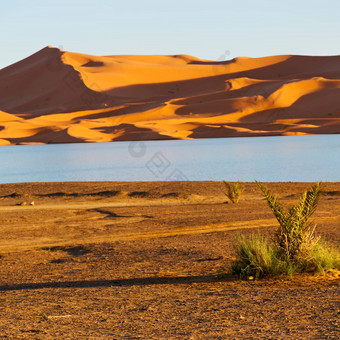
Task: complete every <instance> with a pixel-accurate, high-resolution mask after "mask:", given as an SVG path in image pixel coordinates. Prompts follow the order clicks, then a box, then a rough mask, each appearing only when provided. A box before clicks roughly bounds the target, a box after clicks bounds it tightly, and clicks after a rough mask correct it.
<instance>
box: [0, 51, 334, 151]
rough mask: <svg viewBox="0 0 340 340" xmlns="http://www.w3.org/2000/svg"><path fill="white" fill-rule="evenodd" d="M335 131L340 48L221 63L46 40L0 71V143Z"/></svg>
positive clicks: (239, 59)
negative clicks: (87, 49) (68, 48)
mask: <svg viewBox="0 0 340 340" xmlns="http://www.w3.org/2000/svg"><path fill="white" fill-rule="evenodd" d="M327 133H340V56H332V57H312V56H293V55H284V56H273V57H264V58H245V57H241V58H235V59H232V60H229V61H224V62H214V61H209V60H200V59H198V58H195V57H192V56H188V55H173V56H123V55H121V56H105V57H98V56H92V55H86V54H80V53H71V52H65V51H62V50H59V49H57V48H53V47H46V48H44V49H42V50H41V51H39V52H37V53H35V54H33V55H32V56H30V57H28V58H26V59H24V60H22V61H20V62H18V63H15V64H13V65H11V66H8V67H6V68H4V69H2V70H0V145H8V144H32V143H78V142H111V141H118V140H143V139H144V140H153V139H174V138H176V139H191V138H209V137H235V136H266V135H292V134H327Z"/></svg>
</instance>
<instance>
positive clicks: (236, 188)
mask: <svg viewBox="0 0 340 340" xmlns="http://www.w3.org/2000/svg"><path fill="white" fill-rule="evenodd" d="M223 183H224V185H225V186H226V188H227V193H226V194H225V195H226V196H227V197H228V198H229V199H230V201H231V202H232V203H237V202H238V201H239V200H240V197H241V195H242V192H243V188H241V184H240V182H236V183H235V184H233V185H231V184H229V183H228V182H226V181H223Z"/></svg>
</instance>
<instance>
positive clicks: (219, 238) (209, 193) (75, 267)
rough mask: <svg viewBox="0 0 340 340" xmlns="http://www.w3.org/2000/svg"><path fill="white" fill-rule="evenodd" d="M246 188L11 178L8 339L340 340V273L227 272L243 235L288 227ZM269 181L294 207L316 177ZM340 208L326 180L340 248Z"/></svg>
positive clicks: (330, 227)
mask: <svg viewBox="0 0 340 340" xmlns="http://www.w3.org/2000/svg"><path fill="white" fill-rule="evenodd" d="M243 185H244V187H245V192H244V194H243V196H242V199H241V200H240V202H239V203H238V204H231V203H228V204H226V200H227V199H226V197H225V196H224V187H223V184H221V183H219V182H153V183H115V182H101V183H99V182H96V183H26V184H6V185H1V188H0V253H1V256H2V257H1V259H0V272H1V275H0V280H1V282H0V290H1V295H0V306H1V308H0V338H4V339H6V338H8V339H81V338H84V339H338V338H339V323H340V321H339V316H340V298H339V296H340V294H339V291H340V280H339V275H338V273H337V272H331V273H328V274H327V275H326V276H321V277H320V276H319V277H313V276H299V277H295V278H293V279H291V280H289V279H285V278H275V279H274V278H267V279H264V280H260V281H256V282H253V281H238V280H236V279H234V278H232V277H227V278H225V279H219V278H217V275H218V274H221V273H224V272H226V271H227V268H228V267H229V266H230V264H231V262H232V260H233V256H234V255H235V253H234V249H233V246H234V244H235V237H236V235H237V233H239V232H242V233H250V232H254V231H256V232H257V231H260V232H261V233H264V234H267V235H271V234H272V233H273V232H274V231H275V229H276V228H277V223H276V221H275V219H274V218H273V216H272V213H271V211H270V210H269V208H268V207H267V205H266V202H265V201H264V200H263V197H262V196H261V193H260V191H259V189H258V188H257V186H256V185H255V184H254V183H245V184H243ZM268 186H269V187H270V188H271V189H272V190H273V191H274V192H275V193H278V196H279V197H280V199H282V200H283V201H285V202H286V203H287V204H289V203H293V202H295V201H296V200H297V199H298V197H299V195H300V194H301V192H303V191H304V190H305V189H306V188H308V187H309V184H308V183H268ZM31 201H34V202H35V205H34V206H30V205H21V206H20V205H16V204H19V203H21V202H27V203H30V202H31ZM339 207H340V183H324V184H323V195H322V197H321V200H320V204H319V207H318V210H317V212H316V213H315V215H314V217H313V218H314V221H315V222H316V223H317V224H318V229H317V230H318V232H319V233H320V234H321V235H322V236H324V237H325V238H326V239H327V240H328V241H330V242H331V243H333V244H335V245H340V235H339V225H340V224H339V222H340V209H339Z"/></svg>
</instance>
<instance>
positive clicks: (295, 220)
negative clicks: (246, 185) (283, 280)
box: [232, 182, 340, 278]
mask: <svg viewBox="0 0 340 340" xmlns="http://www.w3.org/2000/svg"><path fill="white" fill-rule="evenodd" d="M257 184H258V186H259V188H260V189H261V191H262V192H263V193H264V195H265V198H266V200H267V203H268V205H269V207H270V208H271V210H272V211H273V213H274V215H275V217H276V219H277V220H278V222H279V225H280V227H279V229H278V230H277V232H276V234H275V237H274V239H273V240H272V241H271V242H269V241H268V240H267V238H265V237H263V236H261V235H257V236H255V235H251V236H250V237H249V238H246V237H245V236H239V237H238V240H237V245H236V254H237V259H236V261H235V262H234V264H233V266H232V272H233V273H234V274H237V275H238V276H239V277H240V278H245V277H249V276H254V277H255V278H259V277H262V276H264V275H277V274H284V275H288V276H291V275H294V274H296V273H302V272H310V273H320V272H321V273H322V272H325V271H327V270H329V269H340V252H339V250H338V249H337V248H335V247H333V246H331V245H330V244H328V243H326V242H325V241H324V240H321V238H320V237H316V236H315V225H313V224H312V223H310V222H309V218H310V217H311V216H312V214H313V213H314V212H315V210H316V207H317V204H318V200H319V196H320V189H321V185H320V183H316V184H314V185H313V186H312V187H311V189H309V190H307V191H305V192H304V193H303V195H302V196H301V198H300V200H299V202H298V203H297V204H296V205H293V206H289V207H284V206H283V205H282V204H281V203H279V202H278V200H277V198H276V197H275V196H274V195H273V194H272V193H271V192H270V191H269V190H268V189H267V188H266V187H265V186H264V185H263V184H261V183H258V182H257Z"/></svg>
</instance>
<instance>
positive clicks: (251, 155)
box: [0, 135, 340, 183]
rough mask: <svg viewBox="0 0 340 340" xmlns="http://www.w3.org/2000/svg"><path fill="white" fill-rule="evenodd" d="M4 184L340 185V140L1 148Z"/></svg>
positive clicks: (288, 138)
mask: <svg viewBox="0 0 340 340" xmlns="http://www.w3.org/2000/svg"><path fill="white" fill-rule="evenodd" d="M0 161H1V166H0V183H18V182H55V181H166V180H191V181H196V180H218V181H219V180H223V179H224V180H227V181H236V180H240V181H254V180H255V179H256V180H259V181H267V182H269V181H272V182H281V181H302V182H312V181H324V182H339V181H340V135H314V136H280V137H250V138H216V139H197V140H174V141H150V142H114V143H87V144H54V145H18V146H1V147H0Z"/></svg>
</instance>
